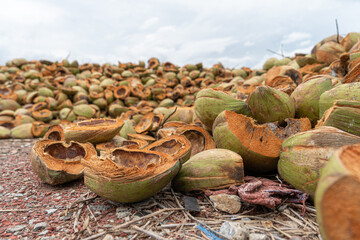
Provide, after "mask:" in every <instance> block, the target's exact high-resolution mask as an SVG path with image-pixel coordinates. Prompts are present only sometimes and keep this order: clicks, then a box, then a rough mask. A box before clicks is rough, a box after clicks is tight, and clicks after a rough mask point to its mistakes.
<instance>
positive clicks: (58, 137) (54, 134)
mask: <svg viewBox="0 0 360 240" xmlns="http://www.w3.org/2000/svg"><path fill="white" fill-rule="evenodd" d="M43 138H44V139H48V140H54V141H65V135H64V129H63V128H62V127H61V126H60V125H53V126H51V127H49V129H48V131H47V132H46V133H45V135H44V137H43Z"/></svg>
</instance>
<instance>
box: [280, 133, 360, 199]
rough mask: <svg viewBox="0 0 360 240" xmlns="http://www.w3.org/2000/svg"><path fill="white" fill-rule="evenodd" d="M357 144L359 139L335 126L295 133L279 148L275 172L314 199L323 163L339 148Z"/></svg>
mask: <svg viewBox="0 0 360 240" xmlns="http://www.w3.org/2000/svg"><path fill="white" fill-rule="evenodd" d="M359 142H360V137H358V136H355V135H352V134H349V133H347V132H344V131H341V130H339V129H336V128H334V127H320V128H316V129H313V130H310V131H306V132H301V133H297V134H295V135H293V136H291V137H289V138H287V139H286V140H285V141H284V142H283V143H282V145H281V152H280V159H279V162H278V172H279V174H280V176H281V177H282V178H283V179H285V181H287V182H288V183H290V184H291V185H292V186H294V187H295V188H296V189H298V190H300V191H303V192H305V193H308V194H309V195H310V197H311V198H314V194H315V190H316V186H317V183H318V181H319V178H320V175H321V173H322V171H323V168H324V166H325V164H326V163H327V162H328V160H329V159H330V157H331V155H332V154H333V153H334V151H336V150H337V149H338V148H340V147H342V146H344V145H348V144H355V143H359Z"/></svg>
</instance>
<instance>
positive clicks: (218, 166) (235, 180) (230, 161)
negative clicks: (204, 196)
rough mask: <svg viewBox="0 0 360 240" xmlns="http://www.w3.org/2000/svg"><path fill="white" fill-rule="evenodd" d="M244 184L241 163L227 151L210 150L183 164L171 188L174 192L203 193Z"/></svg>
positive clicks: (240, 160) (237, 155) (237, 157)
mask: <svg viewBox="0 0 360 240" xmlns="http://www.w3.org/2000/svg"><path fill="white" fill-rule="evenodd" d="M242 183H244V168H243V161H242V158H241V156H240V155H239V154H237V153H235V152H233V151H230V150H227V149H210V150H206V151H203V152H200V153H198V154H196V155H194V156H192V157H191V158H190V159H189V160H188V161H187V162H185V163H184V164H183V165H182V167H181V170H180V172H179V173H178V175H176V177H175V178H174V180H173V182H172V186H173V188H174V189H175V190H176V191H181V192H190V191H199V190H201V191H205V190H209V189H221V188H226V187H229V186H231V185H239V184H242Z"/></svg>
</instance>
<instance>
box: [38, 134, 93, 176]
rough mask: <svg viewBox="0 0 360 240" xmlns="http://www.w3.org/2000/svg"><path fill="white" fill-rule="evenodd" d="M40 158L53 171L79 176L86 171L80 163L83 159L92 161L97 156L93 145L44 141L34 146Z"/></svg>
mask: <svg viewBox="0 0 360 240" xmlns="http://www.w3.org/2000/svg"><path fill="white" fill-rule="evenodd" d="M34 150H35V152H36V153H37V155H38V157H40V158H41V159H42V161H43V162H44V163H45V164H46V166H47V167H48V168H49V169H51V170H56V171H65V172H68V173H71V174H79V173H81V171H82V170H83V169H84V166H83V165H82V164H81V163H80V161H81V160H82V159H88V160H89V159H90V158H91V156H92V155H96V151H95V149H94V148H93V147H92V145H91V144H88V143H86V144H80V143H77V142H70V143H69V144H67V143H64V142H62V141H52V140H42V141H38V142H37V143H36V144H35V145H34Z"/></svg>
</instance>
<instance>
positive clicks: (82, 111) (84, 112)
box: [73, 104, 93, 118]
mask: <svg viewBox="0 0 360 240" xmlns="http://www.w3.org/2000/svg"><path fill="white" fill-rule="evenodd" d="M73 111H74V113H75V114H76V115H77V116H83V117H86V118H91V117H92V115H93V108H92V107H91V106H90V105H88V104H79V105H76V106H74V109H73Z"/></svg>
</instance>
